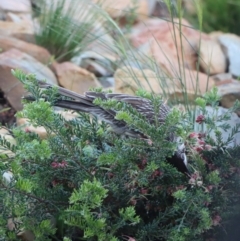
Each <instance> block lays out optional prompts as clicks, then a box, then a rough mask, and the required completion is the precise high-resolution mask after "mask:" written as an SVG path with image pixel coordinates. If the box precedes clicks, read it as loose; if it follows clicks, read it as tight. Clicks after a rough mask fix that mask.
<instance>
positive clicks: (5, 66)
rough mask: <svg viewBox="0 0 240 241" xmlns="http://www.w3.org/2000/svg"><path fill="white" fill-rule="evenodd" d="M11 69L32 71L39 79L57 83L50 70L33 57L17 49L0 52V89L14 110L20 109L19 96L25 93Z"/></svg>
mask: <svg viewBox="0 0 240 241" xmlns="http://www.w3.org/2000/svg"><path fill="white" fill-rule="evenodd" d="M12 69H22V70H23V71H24V72H25V73H33V74H35V75H36V77H37V79H39V80H46V81H47V82H49V83H51V84H57V80H56V77H55V76H54V74H53V73H52V71H51V70H50V69H49V68H48V67H46V66H44V65H43V64H41V63H40V62H38V61H37V60H36V59H35V58H33V57H31V56H30V55H28V54H25V53H23V52H21V51H19V50H17V49H10V50H8V51H6V52H4V53H2V54H0V89H1V90H2V91H3V92H4V95H5V97H6V99H7V100H8V101H9V103H10V104H11V106H12V107H13V108H14V109H15V110H21V109H22V104H21V98H22V96H23V95H24V93H26V91H25V90H24V88H23V85H22V83H21V82H20V81H19V80H17V79H16V78H15V77H14V76H13V75H12V73H11V70H12Z"/></svg>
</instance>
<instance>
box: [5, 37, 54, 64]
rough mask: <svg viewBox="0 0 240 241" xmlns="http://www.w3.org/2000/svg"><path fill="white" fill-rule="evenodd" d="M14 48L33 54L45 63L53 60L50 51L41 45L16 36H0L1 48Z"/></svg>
mask: <svg viewBox="0 0 240 241" xmlns="http://www.w3.org/2000/svg"><path fill="white" fill-rule="evenodd" d="M12 48H15V49H18V50H20V51H22V52H24V53H26V54H29V55H31V56H32V57H34V58H35V59H37V60H38V61H39V62H41V63H43V64H44V65H47V64H49V62H50V61H51V55H50V53H49V52H48V51H47V50H46V49H45V48H43V47H41V46H38V45H35V44H31V43H27V42H25V41H22V40H19V39H16V38H11V37H7V36H0V49H1V50H2V51H3V52H4V51H7V50H9V49H12Z"/></svg>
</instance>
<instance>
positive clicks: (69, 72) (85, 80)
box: [52, 62, 101, 94]
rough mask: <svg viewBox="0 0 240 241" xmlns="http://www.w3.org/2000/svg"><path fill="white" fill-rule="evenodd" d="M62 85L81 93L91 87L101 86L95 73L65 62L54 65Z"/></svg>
mask: <svg viewBox="0 0 240 241" xmlns="http://www.w3.org/2000/svg"><path fill="white" fill-rule="evenodd" d="M52 68H53V69H54V72H55V73H56V76H57V78H58V81H59V83H60V85H61V86H63V87H64V88H66V89H69V90H72V91H74V92H77V93H79V94H83V93H84V92H86V91H88V90H89V89H90V88H93V87H94V88H96V87H101V85H100V83H99V82H98V80H97V78H96V77H95V76H94V74H92V73H90V72H89V71H87V70H85V69H83V68H81V67H79V66H77V65H75V64H73V63H71V62H64V63H61V64H58V63H54V64H53V65H52Z"/></svg>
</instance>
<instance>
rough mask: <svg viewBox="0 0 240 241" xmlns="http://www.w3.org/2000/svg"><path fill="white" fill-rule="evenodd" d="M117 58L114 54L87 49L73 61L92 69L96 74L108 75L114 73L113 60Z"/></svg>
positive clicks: (89, 69) (72, 60)
mask: <svg viewBox="0 0 240 241" xmlns="http://www.w3.org/2000/svg"><path fill="white" fill-rule="evenodd" d="M115 60H116V58H115V57H114V56H110V55H109V54H106V53H105V54H98V53H97V52H95V51H85V52H83V53H82V54H80V55H79V56H76V57H74V58H73V59H71V62H73V63H75V64H77V65H79V66H80V67H82V68H84V69H86V70H88V71H90V72H91V73H93V74H94V75H95V76H101V77H103V76H104V77H108V76H112V75H113V73H114V69H113V66H112V62H115Z"/></svg>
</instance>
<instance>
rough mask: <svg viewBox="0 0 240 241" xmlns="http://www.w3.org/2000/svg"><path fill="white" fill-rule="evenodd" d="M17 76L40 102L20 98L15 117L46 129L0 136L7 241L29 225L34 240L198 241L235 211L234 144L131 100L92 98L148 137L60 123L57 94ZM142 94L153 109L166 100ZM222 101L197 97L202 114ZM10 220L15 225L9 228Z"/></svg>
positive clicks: (90, 121)
mask: <svg viewBox="0 0 240 241" xmlns="http://www.w3.org/2000/svg"><path fill="white" fill-rule="evenodd" d="M13 74H14V75H15V76H16V77H17V78H19V80H20V81H21V82H22V83H23V84H24V85H25V87H26V89H27V90H28V92H30V93H31V94H32V95H33V96H34V98H35V99H36V101H34V102H32V103H25V105H24V109H23V111H22V112H20V113H19V116H21V117H26V118H28V119H29V120H30V122H31V123H32V124H33V125H34V126H43V127H44V128H45V129H46V131H47V133H48V136H47V138H46V139H44V140H42V139H40V137H39V136H38V135H37V134H35V133H32V132H29V130H28V129H25V130H24V129H20V128H13V129H12V132H11V133H12V135H13V136H14V138H15V139H16V145H11V144H10V143H8V141H7V140H5V139H4V138H1V139H0V144H1V146H3V147H4V148H5V149H9V150H11V151H12V153H14V154H15V155H14V156H11V157H9V156H7V155H1V157H0V158H1V162H0V170H1V172H2V173H3V172H7V171H11V173H12V178H10V179H8V180H7V179H1V182H0V200H1V203H0V207H1V208H0V217H1V218H0V234H1V237H3V238H4V240H16V239H17V238H16V237H17V234H18V233H19V232H20V231H22V230H29V231H31V232H32V233H33V234H34V236H35V240H36V241H40V240H42V241H43V240H44V241H45V240H73V241H74V240H88V241H100V240H101V241H105V240H111V241H117V240H131V239H132V240H138V241H147V240H148V241H165V240H167V241H176V240H181V241H190V240H199V241H200V240H202V241H203V240H207V238H208V237H212V236H213V233H214V232H213V231H216V230H217V229H216V227H218V226H219V225H220V224H224V222H225V221H227V217H229V215H230V214H233V213H234V211H235V210H236V208H238V207H239V201H240V200H239V181H240V177H239V174H238V173H239V166H240V159H239V156H240V149H239V147H235V148H231V149H230V148H227V147H226V143H224V144H223V145H222V144H221V138H220V137H219V138H217V139H216V140H213V139H211V138H210V137H209V135H208V132H206V137H204V135H203V133H199V134H197V136H196V135H195V134H196V133H191V132H192V130H191V128H192V125H191V124H188V122H186V121H185V117H184V116H182V115H181V114H180V113H179V111H178V110H177V109H175V108H174V109H173V110H172V111H171V112H170V114H169V116H168V117H167V120H166V123H165V124H163V125H157V123H156V125H154V126H153V125H151V124H149V123H148V121H147V120H146V119H145V118H143V117H142V116H141V115H139V114H138V113H137V112H136V111H135V110H134V109H133V108H130V107H129V106H128V105H122V104H119V103H117V102H114V101H107V102H106V101H102V100H97V101H96V103H95V104H98V105H100V106H102V107H104V108H111V109H115V110H119V111H120V110H121V111H120V112H119V114H118V115H117V117H116V118H118V119H122V120H124V121H126V122H127V123H128V124H129V125H130V126H131V127H132V128H135V129H138V130H139V131H141V132H143V133H144V134H145V135H146V136H148V138H149V140H143V139H136V138H131V137H124V136H122V137H119V136H118V135H116V134H114V133H112V132H111V131H110V130H109V128H108V126H107V125H106V124H105V123H101V122H99V121H98V120H97V119H96V118H94V117H91V116H89V115H87V114H82V113H79V115H78V116H77V118H75V119H73V120H65V119H64V118H63V117H62V116H61V115H60V114H59V113H55V112H54V109H53V107H52V105H53V104H54V101H56V99H58V98H59V95H58V91H57V88H53V89H47V90H44V91H42V90H40V89H39V88H38V87H37V80H36V79H35V77H34V75H25V74H23V73H22V72H20V71H14V72H13ZM138 94H140V95H141V96H144V97H146V98H149V99H150V100H151V101H152V103H153V105H154V106H155V105H156V106H158V105H159V104H160V103H161V101H162V100H161V99H159V98H158V97H156V96H154V95H151V94H147V93H146V92H143V91H140V92H139V93H138ZM46 98H47V99H46ZM218 100H219V99H218V96H217V94H216V92H215V90H214V91H213V92H210V93H209V94H207V95H206V96H205V97H204V98H203V99H199V100H198V101H197V102H198V104H199V105H200V107H201V108H202V111H204V107H205V105H207V104H211V103H212V104H213V107H214V106H215V105H214V103H216V102H217V101H218ZM203 114H204V112H203ZM224 118H228V117H227V116H225V117H223V119H224ZM203 122H204V123H205V124H207V126H209V127H211V126H212V125H211V119H207V118H206V119H204V118H203V117H202V116H199V117H198V119H197V123H198V124H199V125H201V124H202V123H203ZM224 128H228V127H227V126H224ZM235 131H236V132H237V131H239V127H236V129H235ZM169 132H175V134H177V135H178V136H181V137H182V138H183V139H184V140H186V142H187V148H188V153H189V154H188V158H189V169H190V172H191V176H187V175H184V174H182V173H180V172H178V171H177V169H176V168H174V167H173V166H171V165H170V164H169V163H168V162H167V161H166V159H167V157H169V156H171V155H172V154H173V152H174V150H175V149H176V143H170V142H168V141H167V140H166V136H167V135H168V133H169ZM216 132H217V130H216ZM189 133H190V135H189ZM200 134H201V135H200ZM199 138H201V139H199ZM199 141H202V142H201V143H200V144H201V150H200V148H199V146H198V145H199ZM203 142H204V144H203ZM9 220H11V222H12V223H13V224H14V228H12V229H11V230H10V229H8V228H6V227H7V223H9V222H10V221H9ZM209 230H211V232H208V231H209ZM130 238H131V239H130Z"/></svg>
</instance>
